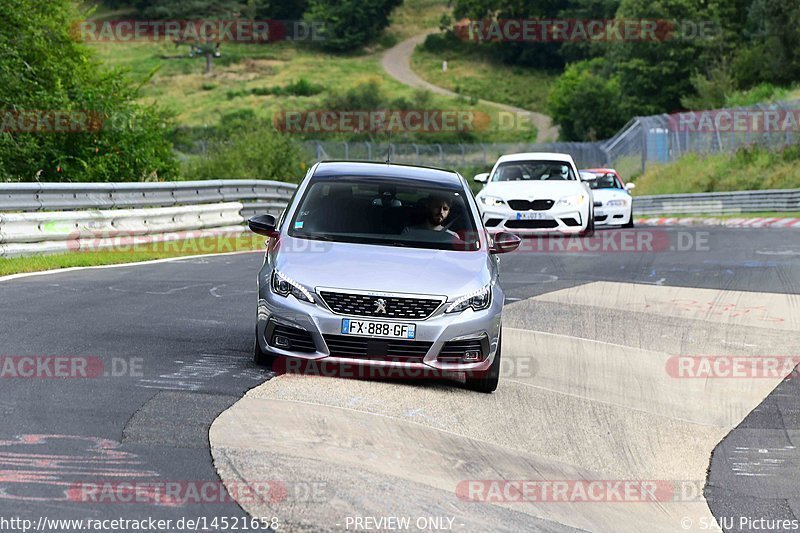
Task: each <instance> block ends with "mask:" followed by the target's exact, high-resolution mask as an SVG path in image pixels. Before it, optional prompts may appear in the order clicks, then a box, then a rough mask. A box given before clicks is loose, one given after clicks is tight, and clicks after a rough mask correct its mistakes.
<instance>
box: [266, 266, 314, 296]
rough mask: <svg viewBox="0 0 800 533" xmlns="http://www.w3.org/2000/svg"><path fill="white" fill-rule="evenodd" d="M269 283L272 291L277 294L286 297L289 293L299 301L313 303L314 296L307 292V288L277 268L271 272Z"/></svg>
mask: <svg viewBox="0 0 800 533" xmlns="http://www.w3.org/2000/svg"><path fill="white" fill-rule="evenodd" d="M271 285H272V292H274V293H275V294H277V295H278V296H283V297H284V298H287V297H288V296H289V295H290V294H291V295H292V296H294V297H295V298H297V299H298V300H300V301H301V302H308V303H312V304H313V303H315V302H314V297H313V296H312V295H311V293H310V292H308V289H306V288H305V287H303V286H302V285H300V284H299V283H297V282H296V281H294V280H293V279H291V278H289V277H288V276H286V275H285V274H282V273H280V272H278V271H277V270H274V271H273V272H272V282H271Z"/></svg>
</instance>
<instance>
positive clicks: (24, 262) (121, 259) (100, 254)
mask: <svg viewBox="0 0 800 533" xmlns="http://www.w3.org/2000/svg"><path fill="white" fill-rule="evenodd" d="M263 248H264V237H259V236H257V235H254V234H250V233H245V234H242V235H241V236H238V237H219V238H216V237H209V238H203V239H189V240H184V241H175V242H165V243H158V244H147V245H137V246H130V247H123V248H120V249H117V250H104V251H93V252H70V253H65V254H54V255H37V256H28V257H10V258H4V257H0V276H7V275H10V274H20V273H24V272H41V271H44V270H55V269H60V268H71V267H87V266H99V265H116V264H122V263H137V262H141V261H152V260H154V259H168V258H172V257H190V256H193V255H203V254H213V253H227V252H241V251H248V250H260V249H263Z"/></svg>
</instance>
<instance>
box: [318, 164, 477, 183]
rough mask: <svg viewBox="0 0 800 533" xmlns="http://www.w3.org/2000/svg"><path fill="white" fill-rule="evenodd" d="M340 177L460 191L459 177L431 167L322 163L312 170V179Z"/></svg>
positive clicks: (451, 172) (453, 173) (450, 172)
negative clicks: (410, 182)
mask: <svg viewBox="0 0 800 533" xmlns="http://www.w3.org/2000/svg"><path fill="white" fill-rule="evenodd" d="M340 177H359V178H390V179H398V180H410V181H419V182H425V183H428V184H437V185H444V186H448V187H457V188H459V189H461V188H462V187H463V183H462V181H461V178H460V176H459V175H458V174H457V173H455V172H453V171H451V170H443V169H440V168H433V167H421V166H414V165H399V164H396V163H376V162H373V161H322V162H320V163H318V164H317V168H316V169H315V170H314V178H323V179H335V178H340Z"/></svg>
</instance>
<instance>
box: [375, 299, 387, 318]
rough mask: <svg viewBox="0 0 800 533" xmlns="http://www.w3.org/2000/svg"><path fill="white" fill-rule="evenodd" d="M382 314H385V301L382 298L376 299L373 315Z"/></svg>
mask: <svg viewBox="0 0 800 533" xmlns="http://www.w3.org/2000/svg"><path fill="white" fill-rule="evenodd" d="M379 313H383V314H384V315H385V314H386V300H384V299H383V298H378V299H377V300H376V301H375V314H379Z"/></svg>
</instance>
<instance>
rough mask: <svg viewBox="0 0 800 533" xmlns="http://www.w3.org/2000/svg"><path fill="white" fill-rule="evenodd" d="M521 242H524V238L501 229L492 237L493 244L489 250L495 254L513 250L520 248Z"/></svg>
mask: <svg viewBox="0 0 800 533" xmlns="http://www.w3.org/2000/svg"><path fill="white" fill-rule="evenodd" d="M520 243H522V239H520V238H519V237H517V236H516V235H514V234H513V233H508V232H506V231H501V232H500V233H498V234H497V235H495V236H494V238H493V239H492V246H491V248H489V252H490V253H493V254H505V253H508V252H513V251H514V250H516V249H517V248H519V245H520Z"/></svg>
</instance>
